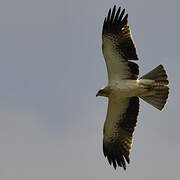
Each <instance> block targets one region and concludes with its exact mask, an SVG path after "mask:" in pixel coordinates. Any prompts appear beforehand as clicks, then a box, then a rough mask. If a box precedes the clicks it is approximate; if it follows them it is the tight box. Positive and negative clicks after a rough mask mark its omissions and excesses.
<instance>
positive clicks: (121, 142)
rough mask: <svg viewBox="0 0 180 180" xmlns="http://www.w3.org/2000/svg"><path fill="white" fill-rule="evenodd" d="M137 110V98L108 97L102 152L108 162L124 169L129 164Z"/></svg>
mask: <svg viewBox="0 0 180 180" xmlns="http://www.w3.org/2000/svg"><path fill="white" fill-rule="evenodd" d="M138 112H139V98H138V97H131V98H123V99H121V100H120V101H118V102H117V101H116V102H114V101H112V99H109V104H108V112H107V117H106V121H105V124H104V139H103V152H104V156H105V157H107V159H108V161H109V163H110V164H113V166H114V168H115V169H116V167H117V166H120V167H123V168H124V170H125V169H126V162H127V163H128V164H129V163H130V159H129V154H130V150H131V145H132V140H133V133H134V130H135V126H136V123H137V116H138Z"/></svg>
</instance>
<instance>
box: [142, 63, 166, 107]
mask: <svg viewBox="0 0 180 180" xmlns="http://www.w3.org/2000/svg"><path fill="white" fill-rule="evenodd" d="M140 79H143V80H144V79H147V80H154V82H153V84H152V85H151V86H150V91H151V92H152V95H149V96H140V98H142V99H143V100H144V101H146V102H147V103H149V104H151V105H152V106H154V107H155V108H157V109H159V110H162V109H163V108H164V105H165V104H166V101H167V98H168V94H169V87H168V84H169V81H168V79H167V74H166V71H165V69H164V67H163V66H162V65H159V66H158V67H156V68H155V69H153V70H152V71H150V72H149V73H147V74H145V75H144V76H142V77H141V78H140Z"/></svg>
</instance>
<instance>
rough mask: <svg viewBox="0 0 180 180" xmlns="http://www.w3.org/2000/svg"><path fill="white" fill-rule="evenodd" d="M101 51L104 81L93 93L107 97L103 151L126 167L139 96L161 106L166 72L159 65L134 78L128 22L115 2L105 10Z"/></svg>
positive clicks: (136, 72)
mask: <svg viewBox="0 0 180 180" xmlns="http://www.w3.org/2000/svg"><path fill="white" fill-rule="evenodd" d="M102 51H103V55H104V59H105V62H106V66H107V72H108V85H107V86H106V87H105V88H103V89H100V90H99V91H98V93H97V94H96V96H104V97H107V98H108V110H107V116H106V121H105V123H104V130H103V135H104V137H103V152H104V156H105V157H107V159H108V161H109V164H110V165H111V164H112V165H113V166H114V168H115V169H116V167H117V166H119V167H123V168H124V170H126V163H128V164H129V163H130V158H129V154H130V150H131V145H132V141H133V133H134V130H135V127H136V123H137V116H138V112H139V98H141V99H143V100H144V101H146V102H147V103H149V104H151V105H152V106H154V107H155V108H157V109H158V110H162V109H163V107H164V105H165V103H166V100H167V98H168V93H169V88H168V79H167V74H166V72H165V70H164V68H163V66H162V65H159V66H158V67H156V68H155V69H153V70H152V71H151V72H149V73H147V74H146V75H144V76H142V77H141V78H138V75H139V68H138V65H137V64H136V63H134V62H132V61H131V60H134V61H136V60H138V55H137V53H136V47H135V44H134V42H133V40H132V36H131V31H130V28H129V26H128V14H125V9H123V10H122V11H121V8H120V7H119V8H118V9H117V11H116V6H114V8H113V10H112V11H111V9H110V10H109V12H108V15H107V17H106V18H105V20H104V24H103V31H102Z"/></svg>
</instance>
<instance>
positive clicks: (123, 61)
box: [102, 6, 139, 83]
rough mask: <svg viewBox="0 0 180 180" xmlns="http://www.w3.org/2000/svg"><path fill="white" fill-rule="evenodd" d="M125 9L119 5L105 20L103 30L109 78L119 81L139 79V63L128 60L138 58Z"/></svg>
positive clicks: (103, 43)
mask: <svg viewBox="0 0 180 180" xmlns="http://www.w3.org/2000/svg"><path fill="white" fill-rule="evenodd" d="M124 13H125V9H123V10H122V11H121V8H120V7H119V8H118V10H117V11H116V6H114V8H113V10H112V12H111V9H110V10H109V13H108V16H107V17H106V18H105V20H104V24H103V32H102V49H103V55H104V58H105V61H106V66H107V71H108V79H109V82H110V83H111V82H112V81H117V80H121V79H137V75H138V74H139V69H138V65H137V64H136V63H133V62H130V61H128V60H138V56H137V54H136V48H135V44H134V43H133V40H132V37H131V32H130V28H129V26H128V20H127V19H128V14H126V15H125V16H124Z"/></svg>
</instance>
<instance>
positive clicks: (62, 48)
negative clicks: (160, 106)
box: [0, 0, 180, 180]
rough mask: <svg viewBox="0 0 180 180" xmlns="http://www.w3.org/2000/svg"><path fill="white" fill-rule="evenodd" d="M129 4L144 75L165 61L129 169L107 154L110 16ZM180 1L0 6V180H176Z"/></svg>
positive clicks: (41, 0)
mask: <svg viewBox="0 0 180 180" xmlns="http://www.w3.org/2000/svg"><path fill="white" fill-rule="evenodd" d="M113 5H116V6H117V7H118V6H122V8H126V12H127V13H128V14H129V25H130V27H131V31H132V36H133V39H134V41H135V43H136V47H137V52H138V55H139V59H140V60H139V61H138V62H137V63H138V64H139V66H140V75H143V74H145V73H147V72H148V71H150V70H152V69H153V68H155V67H156V66H158V65H159V64H163V65H164V67H165V68H166V70H167V73H168V75H169V80H170V95H169V99H168V103H167V105H166V106H165V108H164V110H163V111H162V112H160V111H158V110H156V109H154V108H153V107H151V106H150V105H148V104H146V103H144V102H142V101H141V106H140V114H139V117H138V125H137V128H136V131H135V138H134V143H133V147H132V151H131V154H130V159H131V164H130V165H128V167H127V170H126V172H124V171H123V170H122V169H120V168H119V169H118V170H116V171H115V170H114V169H113V167H112V166H110V165H109V164H108V162H107V160H106V159H105V158H104V156H103V151H102V130H103V124H104V120H105V118H106V111H107V100H106V99H105V98H101V97H100V98H96V97H95V95H96V92H97V91H98V90H99V89H100V88H101V87H103V86H104V85H106V83H107V72H106V67H105V63H104V59H103V56H102V51H101V32H102V24H103V21H104V17H105V16H106V15H107V13H108V10H109V8H111V7H113ZM179 7H180V1H179V0H171V1H169V0H151V1H148V0H122V1H120V0H119V1H118V0H112V1H109V0H91V1H90V0H60V1H58V0H31V1H28V0H16V1H15V0H1V1H0V27H1V28H0V122H1V123H0V147H1V148H0V179H2V180H32V179H35V180H36V179H38V180H49V179H53V180H56V179H60V180H69V179H74V180H92V179H98V180H101V179H103V180H109V179H111V180H119V179H123V180H129V179H133V180H140V179H146V180H152V179H163V180H169V179H179V177H180V175H179V163H180V156H179V152H180V140H179V139H180V135H179V127H180V120H179V113H178V111H179V110H180V101H179V98H180V95H179V92H180V82H179V67H180V50H179V47H180V43H179V42H180V38H179V32H180V21H179V16H180V13H179Z"/></svg>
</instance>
